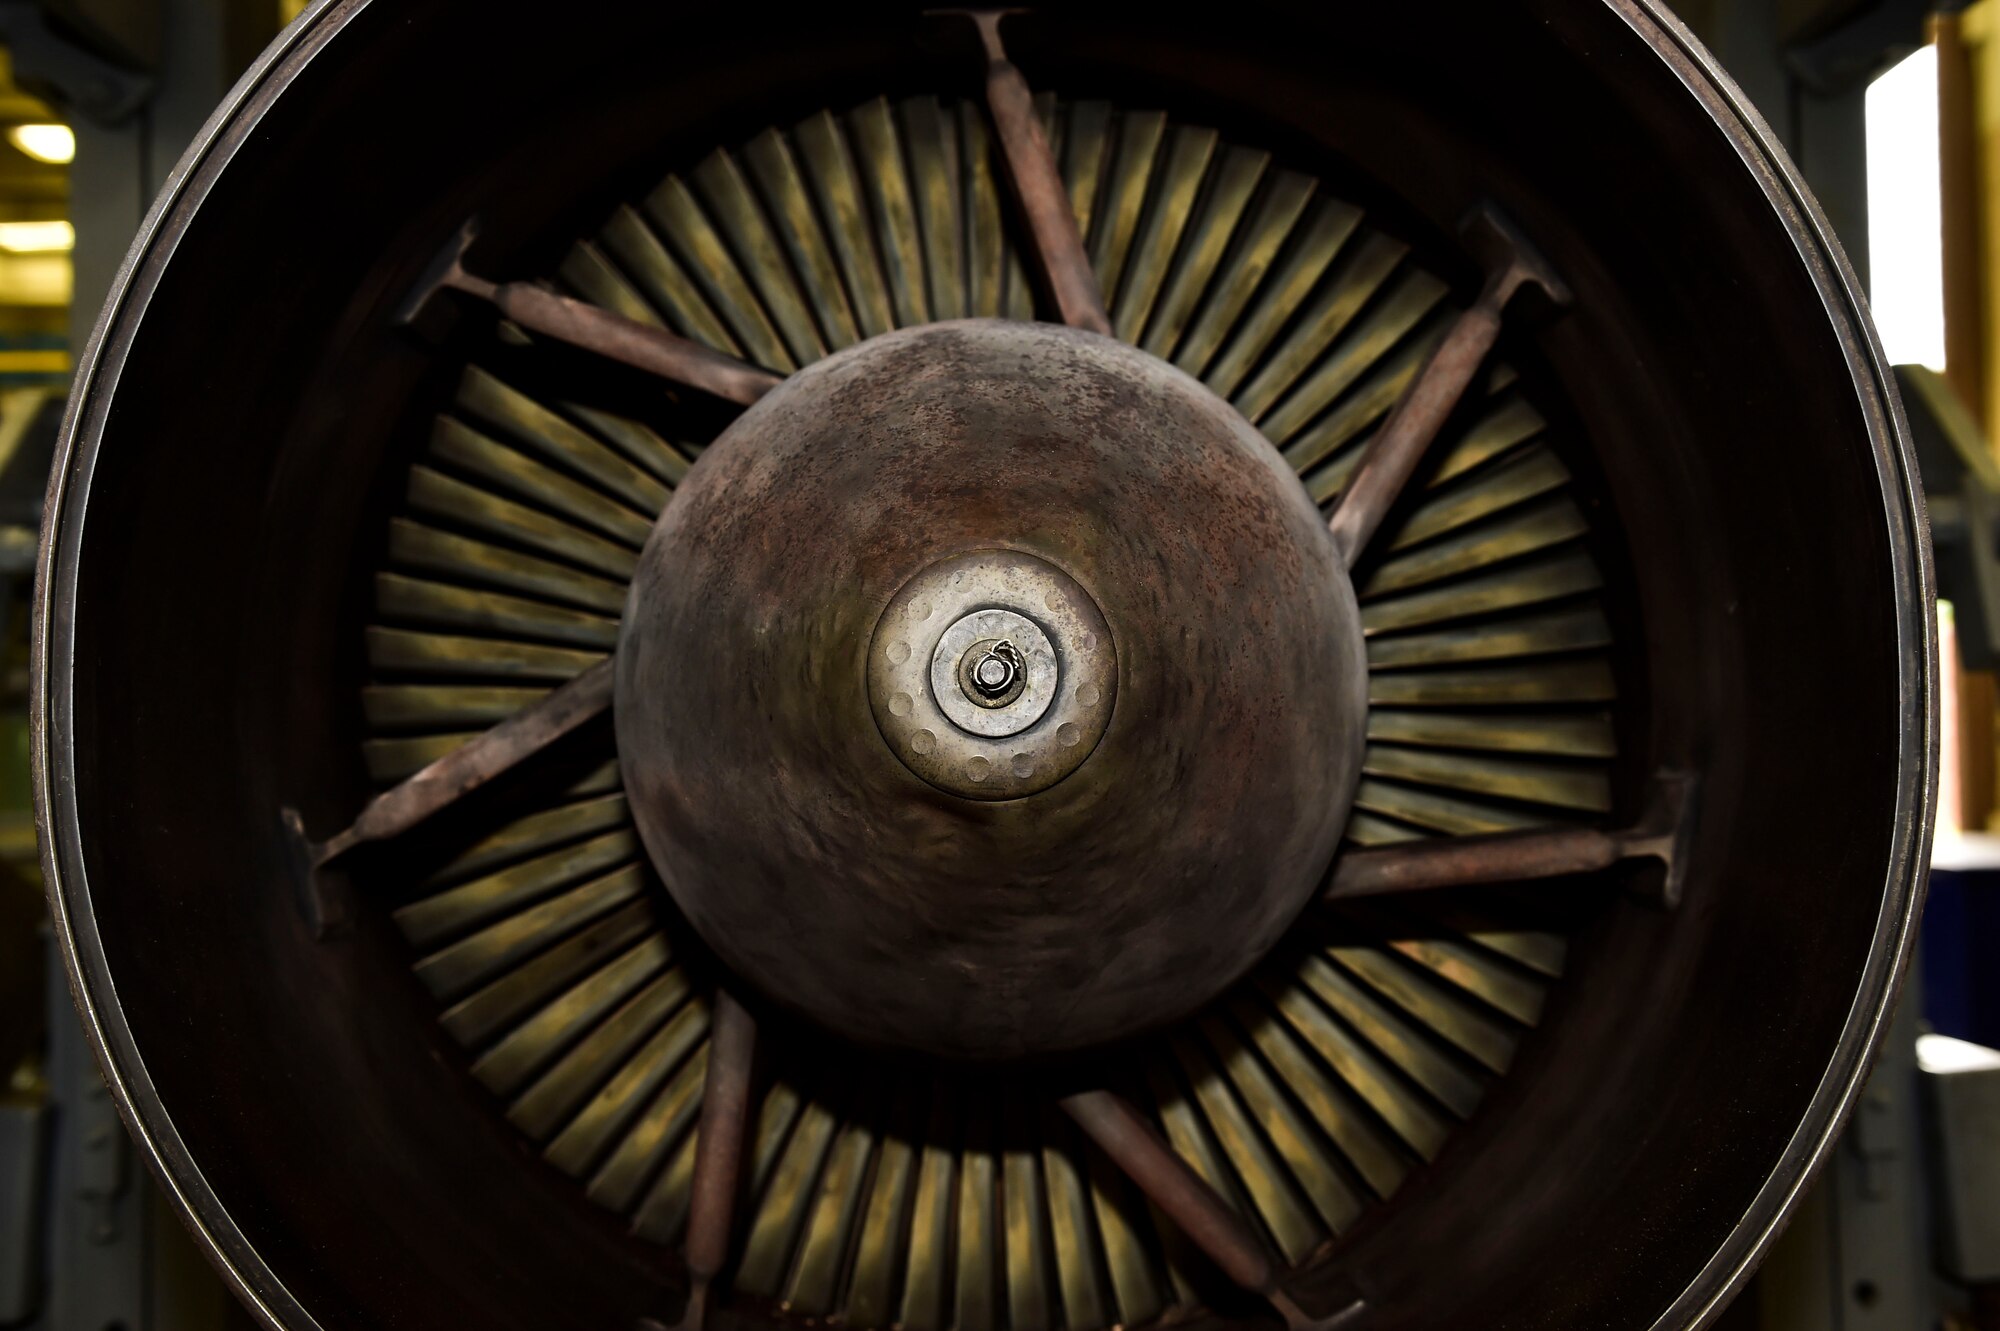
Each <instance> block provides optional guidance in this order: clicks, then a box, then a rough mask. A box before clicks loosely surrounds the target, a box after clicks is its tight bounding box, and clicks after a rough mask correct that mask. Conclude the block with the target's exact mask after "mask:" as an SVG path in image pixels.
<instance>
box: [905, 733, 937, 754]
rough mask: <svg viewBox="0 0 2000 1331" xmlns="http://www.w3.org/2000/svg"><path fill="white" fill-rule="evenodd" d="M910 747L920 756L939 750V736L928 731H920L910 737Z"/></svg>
mask: <svg viewBox="0 0 2000 1331" xmlns="http://www.w3.org/2000/svg"><path fill="white" fill-rule="evenodd" d="M910 747H911V748H912V749H915V750H916V751H917V752H918V753H920V754H926V753H930V752H931V751H932V750H934V749H936V748H937V736H936V735H933V734H932V733H931V732H930V731H928V730H919V731H918V732H917V733H916V734H914V735H912V736H910Z"/></svg>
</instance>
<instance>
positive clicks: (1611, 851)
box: [1321, 773, 1695, 907]
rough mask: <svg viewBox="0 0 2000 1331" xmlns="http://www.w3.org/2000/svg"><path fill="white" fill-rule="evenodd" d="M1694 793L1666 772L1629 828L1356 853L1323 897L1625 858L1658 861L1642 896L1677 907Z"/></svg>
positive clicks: (1687, 781) (1568, 870)
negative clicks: (1645, 808) (1644, 807)
mask: <svg viewBox="0 0 2000 1331" xmlns="http://www.w3.org/2000/svg"><path fill="white" fill-rule="evenodd" d="M1694 793H1695V779H1694V777H1692V776H1691V775H1688V774H1686V773H1666V774H1662V775H1661V776H1660V777H1659V778H1658V779H1657V780H1656V781H1655V784H1654V793H1653V797H1652V799H1651V800H1650V802H1649V804H1648V807H1647V810H1646V813H1645V815H1644V816H1643V817H1642V818H1641V819H1640V820H1639V821H1638V822H1637V823H1636V824H1634V825H1633V826H1630V827H1621V828H1609V829H1607V828H1596V827H1567V828H1561V829H1557V830H1549V831H1532V832H1498V833H1494V834H1492V835H1489V836H1465V837H1437V838H1432V839H1426V840H1421V841H1410V842H1405V843H1403V844H1400V845H1394V846H1383V847H1380V848H1378V849H1372V850H1350V851H1347V852H1345V853H1343V854H1342V855H1341V857H1340V860H1339V862H1338V863H1336V864H1335V865H1334V870H1333V877H1332V879H1331V881H1329V882H1328V884H1327V888H1326V892H1325V893H1324V894H1323V896H1322V898H1321V899H1322V900H1325V901H1340V900H1344V899H1346V898H1349V897H1367V896H1379V895H1382V894H1384V893H1391V892H1425V891H1431V890H1433V889H1437V888H1449V887H1476V886H1485V885H1489V884H1493V883H1523V882H1532V881H1535V880H1538V879H1544V878H1555V877H1560V876H1563V875H1567V874H1580V873H1591V872H1594V871H1596V870H1599V869H1608V868H1610V867H1611V866H1612V865H1614V864H1617V863H1618V862H1620V861H1621V860H1653V861H1656V862H1657V863H1658V864H1659V866H1660V874H1659V875H1658V878H1657V880H1656V881H1654V882H1652V883H1650V884H1649V885H1647V886H1646V888H1645V889H1644V890H1643V891H1642V892H1641V893H1640V895H1642V896H1644V897H1645V898H1646V899H1647V900H1650V901H1651V902H1653V903H1654V904H1655V905H1659V906H1664V907H1672V906H1677V905H1679V904H1680V899H1681V890H1682V886H1683V884H1684V882H1685V880H1686V876H1687V863H1686V856H1687V847H1688V844H1689V842H1690V840H1691V839H1692V838H1693V836H1694V821H1693V820H1694V812H1695V798H1694Z"/></svg>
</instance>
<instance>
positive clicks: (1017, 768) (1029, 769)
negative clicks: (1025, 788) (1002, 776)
mask: <svg viewBox="0 0 2000 1331" xmlns="http://www.w3.org/2000/svg"><path fill="white" fill-rule="evenodd" d="M1034 774H1035V759H1034V757H1033V755H1031V754H1026V753H1017V754H1015V755H1014V775H1015V776H1017V777H1019V778H1020V779H1021V780H1023V781H1026V780H1027V779H1028V778H1029V777H1031V776H1033V775H1034Z"/></svg>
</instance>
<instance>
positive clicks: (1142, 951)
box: [616, 320, 1367, 1059]
mask: <svg viewBox="0 0 2000 1331" xmlns="http://www.w3.org/2000/svg"><path fill="white" fill-rule="evenodd" d="M722 588H727V589H728V590H727V594H726V595H725V594H721V591H720V589H722ZM989 612H991V613H990V617H989ZM1021 621H1026V625H1027V626H1028V627H1031V628H1032V629H1033V630H1034V632H1032V633H1029V632H1022V631H1021V628H1022V624H1021ZM1010 625H1011V626H1013V627H1011V628H1010ZM1044 638H1046V641H1047V643H1048V648H1047V649H1044V648H1043V646H1042V645H1041V644H1042V641H1043V639H1044ZM947 639H948V640H949V642H948V645H944V644H945V643H946V640H947ZM989 639H994V640H1005V641H1007V642H1008V643H1010V644H1011V645H1012V646H1013V648H1014V649H1015V650H1016V651H1017V652H1018V653H1019V654H1020V655H1021V657H1022V659H1023V663H1024V667H1025V673H1026V684H1025V690H1024V692H1023V693H1022V694H1021V696H1020V698H1018V699H1017V700H1016V701H1015V702H1014V703H1012V704H1011V705H1010V706H1008V707H1003V708H999V709H986V708H981V707H979V706H977V705H976V704H975V703H974V702H973V701H972V700H971V699H969V698H967V697H965V696H964V695H963V694H962V693H961V692H960V691H959V683H958V679H959V675H960V668H961V667H960V663H961V661H962V660H963V659H964V656H965V653H966V652H968V651H970V650H971V649H973V648H974V647H975V646H977V645H978V644H979V643H981V642H984V641H986V640H989ZM1365 685H1366V679H1365V665H1364V661H1363V650H1362V638H1361V630H1360V623H1359V617H1358V611H1357V609H1356V606H1355V601H1354V595H1353V592H1352V590H1351V588H1350V587H1349V586H1348V583H1347V579H1346V577H1345V576H1344V574H1343V573H1342V571H1341V570H1340V567H1339V564H1338V561H1337V560H1336V559H1335V558H1334V553H1333V548H1332V541H1331V537H1330V535H1329V534H1328V532H1327V530H1326V526H1325V524H1324V522H1322V521H1321V520H1320V518H1319V516H1318V514H1317V512H1316V510H1315V509H1314V508H1313V506H1312V504H1311V503H1310V502H1309V501H1308V500H1307V499H1306V497H1305V495H1304V493H1303V492H1302V491H1301V489H1300V487H1299V485H1298V482H1297V481H1296V480H1295V479H1293V477H1292V476H1291V475H1290V474H1288V473H1287V472H1286V471H1285V470H1284V469H1283V465H1282V463H1281V462H1280V461H1279V459H1278V457H1277V455H1276V453H1275V452H1274V451H1273V450H1272V449H1271V447H1270V445H1269V444H1267V443H1266V442H1265V441H1264V440H1263V439H1262V437H1260V436H1259V435H1258V434H1257V433H1256V431H1255V430H1253V429H1252V428H1251V427H1250V426H1249V425H1248V424H1247V423H1246V422H1245V421H1244V420H1243V419H1242V417H1241V416H1239V415H1238V414H1237V413H1236V412H1235V411H1234V410H1233V409H1232V408H1230V407H1228V406H1227V405H1226V404H1224V403H1223V402H1221V401H1220V400H1219V399H1217V398H1216V397H1215V396H1214V395H1213V394H1211V393H1210V392H1209V391H1208V390H1207V389H1205V388H1203V387H1201V386H1200V385H1199V384H1198V383H1196V382H1195V381H1194V380H1193V379H1190V378H1188V377H1187V376H1186V375H1184V374H1182V373H1181V372H1180V371H1178V370H1175V369H1173V368H1171V367H1170V366H1168V365H1166V364H1165V363H1164V362H1161V361H1159V360H1156V359H1154V358H1152V357H1150V356H1146V355H1144V354H1143V353H1141V352H1138V351H1136V350H1134V349H1132V348H1130V347H1127V346H1124V345H1121V344H1119V343H1116V342H1113V341H1111V340H1109V339H1107V338H1102V337H1099V336H1097V335H1095V334H1090V333H1084V332H1079V331H1075V330H1068V329H1063V328H1058V327H1054V326H1051V325H1034V324H1016V323H1005V322H1000V321H985V320H980V321H965V322H959V323H949V324H938V325H932V326H929V327H926V328H921V329H913V330H909V331H905V332H899V333H892V334H888V335H886V336H884V337H880V338H877V339H875V340H873V341H872V342H869V343H866V344H863V345H861V346H859V347H856V348H854V349H852V350H850V351H847V352H844V353H841V354H839V355H836V356H833V357H831V358H829V359H828V360H826V361H823V362H821V363H820V364H817V365H814V366H812V367H810V368H808V369H806V370H804V371H802V372H801V373H800V374H798V375H796V376H794V377H793V378H792V379H790V380H788V381H787V382H786V383H785V385H783V386H782V387H781V388H779V389H778V390H776V391H774V392H773V393H771V394H770V395H769V396H768V397H766V398H765V399H764V400H763V401H761V402H759V403H758V404H757V405H756V406H754V407H752V408H751V409H750V410H749V411H747V412H745V413H744V414H743V416H742V417H740V418H739V419H738V420H737V421H736V422H735V423H734V424H733V425H731V426H730V428H729V429H727V430H726V431H724V432H723V434H722V436H721V437H720V438H718V439H717V441H716V442H715V444H714V445H713V446H711V447H710V448H709V450H708V451H707V452H706V453H705V454H703V456H702V458H701V460H700V461H699V462H698V463H697V464H696V466H695V468H694V470H693V471H692V472H691V473H690V474H689V476H688V479H687V481H686V483H685V484H684V485H683V486H682V488H681V490H680V492H679V494H678V495H677V496H676V498H675V500H674V502H673V504H672V505H670V506H669V507H668V509H667V511H666V512H665V513H664V514H663V515H662V517H661V519H660V522H659V525H658V526H657V527H656V528H655V530H654V532H653V536H652V539H651V540H650V541H649V542H648V544H647V547H646V550H645V552H644V554H643V556H642V557H641V560H640V565H639V569H638V573H637V576H636V578H635V580H634V582H633V584H632V591H631V594H630V598H629V601H628V604H627V610H626V616H625V621H624V626H623V629H622V636H621V638H620V643H619V649H618V686H617V705H616V722H617V729H618V741H619V742H618V749H619V761H620V763H621V765H622V767H623V769H624V773H625V783H626V789H627V792H628V797H629V798H630V800H631V805H632V810H633V814H634V817H635V819H636V821H637V823H638V826H639V830H640V833H641V835H642V837H643V839H644V841H645V844H646V847H647V850H648V852H649V853H650V856H651V858H652V860H653V863H654V864H655V866H656V867H657V868H658V870H659V872H660V876H661V878H662V880H663V881H664V882H665V883H666V885H667V888H668V890H669V891H670V892H671V893H672V894H673V897H674V899H675V901H676V902H677V903H678V904H679V905H680V906H681V908H682V910H683V911H684V912H685V913H686V914H687V916H688V918H689V920H690V921H691V922H692V923H693V924H694V926H695V928H696V929H697V930H699V931H700V932H701V934H702V936H703V938H704V939H705V940H706V941H707V942H708V943H709V944H710V945H711V946H713V947H714V948H715V950H716V951H717V952H718V953H719V954H720V955H721V956H722V957H723V959H724V960H725V961H727V962H728V963H729V965H730V967H731V968H732V969H733V970H734V971H735V972H736V973H738V974H739V975H741V976H743V977H744V978H745V979H746V980H747V981H749V982H750V983H752V984H754V985H756V986H758V987H759V988H761V989H762V990H763V991H764V992H765V993H767V994H769V995H770V996H771V997H773V998H775V999H777V1000H779V1001H780V1002H782V1003H783V1004H784V1005H786V1006H787V1007H790V1008H792V1009H793V1010H795V1011H798V1012H800V1013H804V1014H806V1015H807V1016H809V1017H811V1018H812V1019H813V1020H815V1021H818V1022H820V1023H822V1024H824V1025H826V1026H828V1027H830V1028H832V1029H833V1030H835V1031H837V1032H839V1033H841V1034H843V1035H847V1036H850V1037H852V1038H854V1039H856V1040H860V1041H863V1042H865V1043H869V1044H875V1045H886V1046H893V1047H898V1048H903V1049H910V1050H918V1051H922V1052H925V1053H931V1054H938V1055H944V1056H948V1057H954V1058H966V1059H1004V1058H1018V1057H1023V1056H1030V1055H1039V1054H1053V1053H1058V1052H1063V1051H1068V1050H1077V1049H1083V1048H1088V1047H1092V1046H1096V1045H1100V1044H1103V1043H1105V1042H1107V1041H1110V1040H1114V1039H1117V1038H1119V1037H1120V1036H1125V1035H1130V1034H1132V1033H1134V1032H1137V1031H1140V1030H1144V1029H1148V1028H1151V1027H1154V1026H1157V1025H1160V1024H1162V1023H1165V1022H1168V1021H1171V1020H1173V1019H1174V1018H1176V1017H1178V1016H1181V1015H1183V1014H1185V1013H1187V1012H1189V1011H1191V1010H1193V1009H1194V1008H1196V1007H1198V1006H1200V1005H1201V1004H1202V1003H1203V1002H1205V1001H1206V1000H1207V999H1209V998H1210V997H1212V996H1213V995H1214V994H1216V993H1217V992H1218V991H1220V990H1221V989H1222V988H1223V987H1224V986H1226V985H1227V984H1229V983H1230V982H1231V981H1232V980H1234V979H1236V978H1237V977H1238V976H1239V975H1241V974H1242V973H1243V971H1244V970H1245V969H1246V968H1247V967H1248V966H1249V965H1250V964H1251V963H1252V962H1254V961H1255V960H1256V959H1257V958H1258V957H1260V956H1262V955H1263V954H1264V952H1265V951H1266V950H1267V949H1268V948H1269V947H1270V946H1271V945H1272V943H1274V942H1275V941H1276V940H1277V938H1278V937H1279V936H1280V935H1281V934H1282V933H1283V932H1284V931H1285V929H1286V927H1287V926H1288V925H1289V924H1290V923H1291V921H1292V920H1293V918H1294V917H1296V915H1297V914H1298V912H1299V910H1300V909H1301V908H1302V907H1303V906H1304V905H1305V903H1306V902H1307V900H1308V899H1310V897H1311V896H1312V895H1313V893H1314V891H1315V889H1316V887H1317V885H1318V882H1319V879H1320V875H1321V874H1322V873H1323V872H1324V869H1325V866H1326V863H1327V861H1328V858H1329V857H1330V854H1331V852H1332V848H1333V843H1334V840H1335V838H1336V837H1337V836H1338V834H1339V829H1340V827H1341V826H1342V824H1343V823H1344V822H1345V820H1346V814H1347V808H1348V804H1349V801H1350V800H1351V798H1352V796H1353V791H1354V785H1355V782H1356V779H1357V777H1358V773H1359V765H1360V755H1361V743H1362V734H1363V729H1364V720H1365V715H1366V705H1367V704H1366V697H1365ZM1043 689H1049V690H1052V693H1051V696H1050V697H1049V698H1048V699H1047V700H1046V701H1045V702H1044V701H1043V700H1042V699H1041V696H1040V691H1041V690H1043ZM920 698H927V699H929V700H930V701H929V703H927V704H926V706H935V707H936V709H937V713H938V715H937V716H936V717H933V718H932V719H931V721H930V724H928V725H926V724H920V723H921V722H922V721H923V720H924V718H925V715H927V713H920V711H919V707H918V701H919V699H920ZM947 699H949V700H952V708H951V710H949V711H947V710H946V709H945V708H944V707H943V706H942V705H941V704H942V703H943V702H944V701H945V700H947ZM906 703H907V704H908V707H907V711H906V710H905V704H906ZM1038 708H1043V709H1045V710H1040V711H1037V710H1036V709H1038ZM1015 709H1021V712H1020V715H1019V716H1018V718H1016V717H1013V716H1011V715H1010V714H1011V713H1013V712H1014V711H1015ZM954 711H955V712H956V713H957V715H958V718H959V719H958V720H953V719H952V712H954ZM988 721H991V722H993V723H995V724H997V725H998V726H1000V727H1007V726H1012V725H1014V724H1016V722H1017V721H1018V722H1019V724H1020V725H1021V727H1022V728H1020V729H1018V730H1015V731H1013V732H1012V733H1004V734H999V735H994V734H988V733H981V726H982V725H984V724H985V723H986V722H988ZM962 723H964V724H962ZM967 724H970V725H971V726H972V728H967ZM988 755H991V756H990V757H989V756H988Z"/></svg>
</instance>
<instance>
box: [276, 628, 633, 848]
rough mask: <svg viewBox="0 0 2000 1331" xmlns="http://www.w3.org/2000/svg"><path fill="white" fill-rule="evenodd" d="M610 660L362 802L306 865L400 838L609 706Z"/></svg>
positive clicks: (323, 842) (611, 667)
mask: <svg viewBox="0 0 2000 1331" xmlns="http://www.w3.org/2000/svg"><path fill="white" fill-rule="evenodd" d="M614 660H615V658H614V657H609V656H607V657H605V658H604V659H603V660H602V661H599V662H598V663H597V664H596V665H594V666H591V667H590V668H589V669H587V670H585V671H584V672H583V673H582V674H580V675H578V676H576V677H575V678H574V679H572V680H570V681H569V682H568V683H566V684H564V685H562V686H561V687H560V688H557V689H556V690H554V691H553V692H551V693H550V694H549V695H548V696H547V697H545V698H543V699H541V700H540V701H539V702H536V703H534V704H532V705H531V706H528V707H524V708H522V709H521V710H520V711H518V712H516V713H514V715H512V716H510V717H508V718H507V719H506V720H505V721H502V722H501V723H500V724H499V725H497V726H494V727H493V728H492V729H491V730H488V731H486V732H485V733H484V734H482V735H478V736H476V737H474V738H473V739H470V740H467V741H466V742H465V743H464V744H461V745H459V746H458V747H457V748H455V749H453V750H452V751H451V752H450V753H447V754H446V755H445V756H444V757H442V758H439V759H438V760H437V761H436V762H433V763H431V764H430V765H429V766H427V767H425V768H424V769H423V770H422V771H420V772H418V773H417V774H416V775H414V776H412V777H409V778H408V779H407V780H405V781H404V782H403V783H402V784H401V785H398V786H395V787H393V788H391V789H389V790H385V791H383V792H382V793H381V794H380V795H377V796H376V797H375V798H374V799H372V800H370V801H368V803H367V804H366V805H364V806H363V807H362V810H361V816H360V817H358V818H356V819H355V820H354V825H353V826H351V827H349V828H348V829H347V830H346V831H344V832H338V833H336V834H335V835H333V836H331V837H329V838H327V839H326V840H325V841H322V842H318V843H317V844H314V845H312V846H311V847H310V867H311V868H313V869H319V868H321V867H322V866H324V865H326V864H328V863H330V862H331V861H333V860H336V859H338V858H339V857H340V856H342V855H345V854H346V853H347V852H348V851H350V850H352V849H354V848H355V847H356V846H358V845H361V844H363V843H365V842H369V841H384V840H387V839H388V838H390V837H396V836H401V835H402V834H403V833H405V832H407V831H409V830H410V829H411V828H412V827H415V826H416V825H417V824H418V823H421V822H423V821H424V820H425V819H426V818H429V817H431V816H432V815H433V814H435V813H438V812H439V811H441V810H443V809H444V808H446V807H447V806H449V805H451V804H453V803H455V802H456V801H458V800H460V799H463V798H464V797H465V796H466V795H469V794H471V793H472V792H473V791H475V790H477V789H479V787H481V786H483V785H485V784H486V783H487V782H489V781H491V780H492V779H493V778H494V777H497V776H499V775H500V774H501V773H503V772H506V771H507V770H509V769H510V768H512V767H515V766H516V765H518V764H519V763H520V762H522V761H523V760H524V759H527V758H531V757H533V756H534V755H535V754H537V753H539V752H541V751H542V750H543V749H545V748H547V747H548V746H549V745H550V744H553V743H554V742H555V741H557V740H558V739H561V738H562V737H563V736H564V735H567V734H569V733H570V732H571V731H572V730H575V729H576V728H577V727H578V726H580V725H582V724H583V723H584V722H586V721H588V720H590V719H591V718H592V717H594V716H596V715H597V714H598V713H600V712H602V711H604V710H605V709H606V708H608V707H610V706H611V693H612V681H613V664H612V663H613V661H614Z"/></svg>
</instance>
